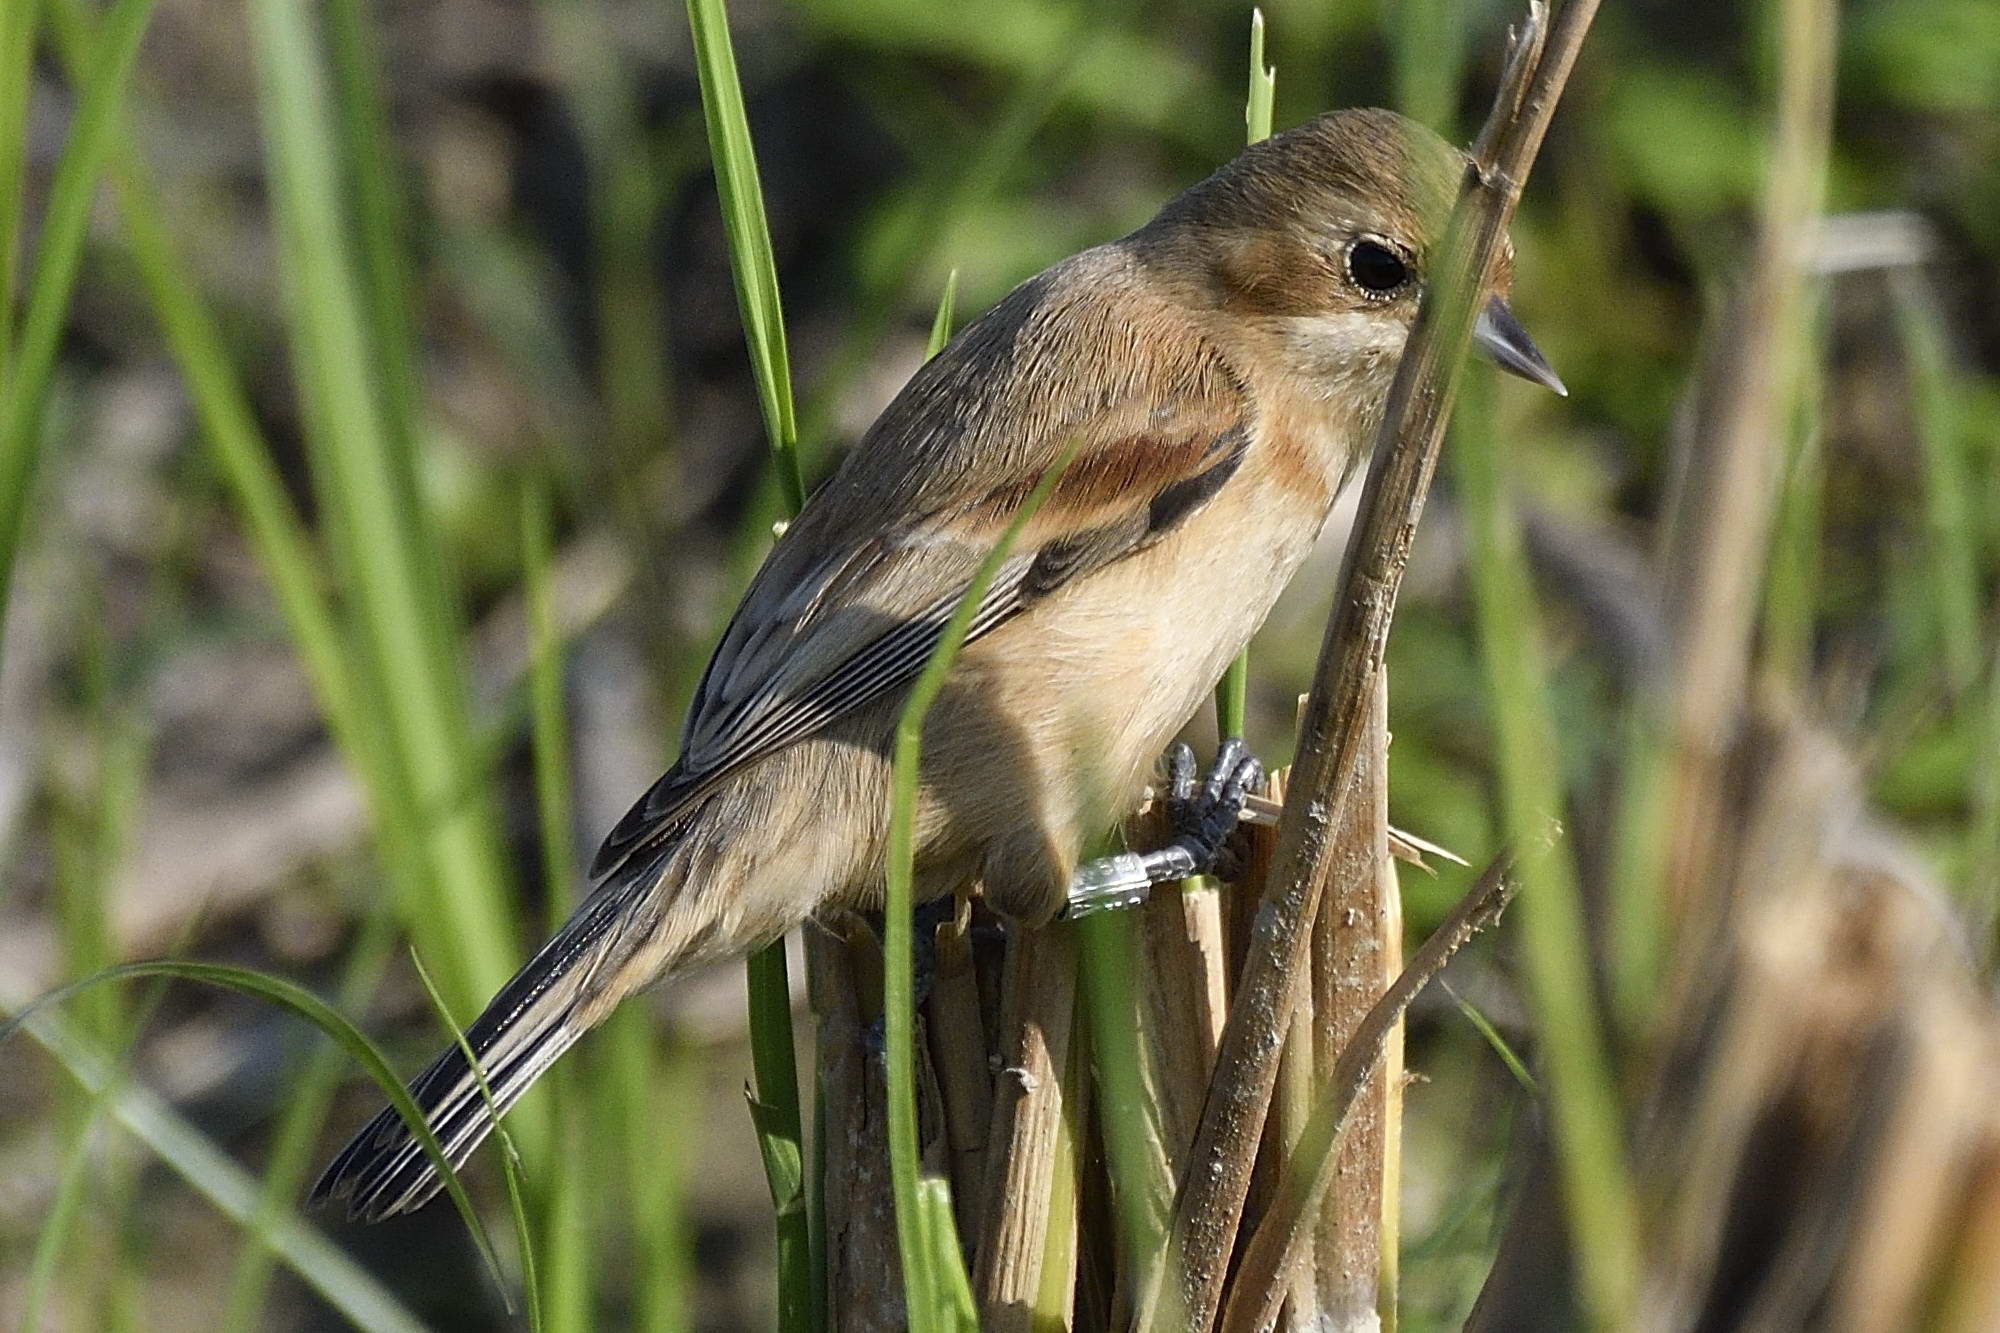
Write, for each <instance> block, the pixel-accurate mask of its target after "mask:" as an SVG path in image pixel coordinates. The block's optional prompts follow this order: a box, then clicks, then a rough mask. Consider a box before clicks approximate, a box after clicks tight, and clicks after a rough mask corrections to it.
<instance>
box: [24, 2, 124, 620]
mask: <svg viewBox="0 0 2000 1333" xmlns="http://www.w3.org/2000/svg"><path fill="white" fill-rule="evenodd" d="M10 3H11V0H10ZM152 15H153V0H117V3H116V4H115V5H113V6H112V8H111V11H110V13H109V14H108V15H106V17H105V21H104V24H103V26H102V30H101V33H100V36H99V39H98V41H97V43H96V46H95V49H94V50H93V51H92V53H91V56H90V59H89V68H88V71H87V72H86V73H85V74H84V76H83V79H82V81H81V89H80V95H79V97H78V102H77V111H76V119H75V121H74V123H73V124H72V126H71V128H70V133H69V141H68V143H67V144H65V145H64V147H63V153H62V158H61V160H60V161H59V162H58V163H57V164H56V172H55V179H54V180H53V181H52V182H50V185H49V203H48V211H47V213H46V215H45V216H44V218H43V220H42V226H41V243H40V246H39V249H38V253H37V254H36V257H35V265H34V271H33V273H32V274H31V275H30V276H29V279H28V287H27V306H26V309H25V311H24V312H23V315H22V320H21V330H20V338H19V340H18V341H17V342H16V343H15V344H14V356H13V358H12V362H11V368H10V373H9V374H8V375H7V377H6V382H5V385H4V386H0V623H4V622H5V620H6V614H7V600H8V595H9V593H10V591H11V589H12V586H13V581H14V557H15V555H16V553H17V552H18V550H19V547H20V542H21V527H22V523H23V521H24V520H25V518H26V516H27V512H28V494H29V491H30V489H31V487H32V486H33V484H34V474H35V462H36V458H37V455H38V454H39V453H40V452H41V442H42V417H43V412H44V409H45V408H46V407H47V405H48V394H49V381H50V379H51V378H52V377H53V375H54V373H55V364H56V351H57V349H58V347H59V346H60V344H61V342H62V331H63V325H64V324H65V323H66V322H67V320H68V318H69V302H70V295H71V293H72V292H74V291H75V290H76V276H77V272H78V270H79V269H80V268H81V267H82V264H83V242H84V236H85V233H86V232H87V230H88V228H89V226H90V205H91V201H92V200H94V199H95V198H96V196H97V188H98V183H99V178H100V177H101V176H102V174H103V171H104V165H105V160H106V158H107V157H108V156H109V154H110V151H111V146H112V143H113V141H114V133H115V129H116V126H117V124H118V121H119V118H120V117H121V116H122V115H123V113H124V106H125V95H126V91H127V89H128V87H129V86H130V84H131V76H132V66H133V65H134V63H135V62H136V61H137V60H138V58H139V40H140V39H141V38H142V37H144V36H145V34H146V24H147V22H148V21H149V20H150V19H151V18H152ZM10 58H11V57H6V58H0V60H4V59H10ZM0 183H4V182H0ZM11 206H12V207H14V208H18V207H19V205H18V202H15V203H14V204H12V205H11ZM5 239H8V238H7V237H5V236H4V235H0V240H5ZM9 318H10V315H9V312H8V311H7V309H6V307H4V306H0V322H4V321H6V320H8V319H9ZM0 327H4V323H0ZM0 341H4V338H3V337H0Z"/></svg>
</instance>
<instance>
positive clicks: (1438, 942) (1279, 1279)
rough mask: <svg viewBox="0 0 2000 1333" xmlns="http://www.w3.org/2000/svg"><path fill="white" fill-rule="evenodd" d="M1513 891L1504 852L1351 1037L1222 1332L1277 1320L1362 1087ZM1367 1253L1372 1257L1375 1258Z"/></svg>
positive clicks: (1255, 1238) (1241, 1272)
mask: <svg viewBox="0 0 2000 1333" xmlns="http://www.w3.org/2000/svg"><path fill="white" fill-rule="evenodd" d="M1512 896H1513V884H1512V881H1511V880H1509V879H1508V877H1507V863H1506V859H1505V858H1504V857H1503V858H1502V859H1501V860H1498V861H1495V862H1494V863H1493V864H1492V865H1490V866H1488V867H1487V868H1486V870H1485V872H1484V873H1482V874H1481V875H1480V876H1479V878H1478V880H1477V881H1476V882H1474V884H1473V886H1472V888H1471V889H1470V890H1469V891H1468V892H1467V893H1466V895H1465V897H1463V898H1461V899H1460V900H1459V903H1458V906H1457V907H1454V908H1453V909H1452V912H1451V915H1450V916H1448V917H1446V918H1445V920H1444V923H1443V924H1442V925H1440V926H1439V927H1438V928H1437V929H1436V930H1435V931H1433V932H1432V933H1431V937H1430V938H1429V939H1427V940H1425V941H1424V944H1423V947H1422V948H1420V949H1418V950H1417V952H1416V956H1415V957H1413V958H1411V959H1410V965H1409V966H1408V967H1407V968H1405V969H1403V972H1402V974H1401V975H1400V976H1398V977H1397V978H1396V980H1395V982H1394V984H1392V985H1391V986H1390V987H1389V989H1388V990H1387V992H1385V993H1384V994H1383V996H1382V998H1380V999H1379V1000H1377V1001H1376V1002H1375V1003H1374V1004H1373V1005H1372V1006H1370V1008H1369V1010H1368V1013H1367V1015H1366V1016H1365V1017H1364V1018H1363V1019H1362V1020H1361V1023H1360V1025H1359V1026H1358V1027H1356V1028H1355V1031H1354V1036H1353V1039H1352V1040H1350V1041H1349V1042H1348V1043H1347V1045H1346V1047H1345V1048H1344V1049H1343V1050H1342V1051H1341V1053H1340V1059H1339V1060H1338V1061H1337V1062H1336V1063H1335V1064H1334V1067H1333V1072H1332V1074H1331V1076H1330V1077H1329V1078H1328V1079H1327V1084H1326V1090H1325V1092H1324V1093H1323V1094H1322V1095H1321V1096H1320V1097H1319V1099H1318V1100H1317V1103H1316V1104H1315V1106H1314V1107H1313V1113H1312V1117H1311V1119H1309V1120H1308V1121H1307V1122H1306V1124H1305V1126H1304V1127H1303V1128H1302V1130H1301V1131H1300V1134H1299V1137H1298V1141H1297V1142H1296V1143H1294V1144H1293V1145H1292V1160H1291V1162H1290V1163H1289V1164H1288V1165H1287V1167H1286V1170H1285V1174H1284V1179H1283V1180H1282V1181H1281V1182H1280V1184H1279V1186H1278V1190H1277V1194H1276V1196H1275V1197H1274V1198H1273V1199H1272V1201H1271V1206H1270V1208H1269V1210H1267V1211H1266V1212H1265V1214H1264V1219H1263V1221H1262V1222H1260V1223H1259V1224H1258V1227H1257V1230H1256V1232H1255V1234H1253V1235H1252V1236H1251V1238H1250V1244H1249V1246H1248V1247H1247V1248H1246V1249H1245V1250H1244V1253H1243V1261H1242V1263H1241V1264H1240V1265H1239V1266H1238V1268H1237V1272H1236V1281H1235V1283H1234V1284H1233V1285H1232V1287H1231V1294H1230V1299H1229V1305H1228V1307H1227V1309H1226V1310H1225V1311H1224V1312H1223V1318H1222V1330H1223V1333H1258V1331H1259V1330H1262V1329H1266V1328H1269V1327H1270V1326H1271V1324H1272V1323H1273V1321H1275V1320H1276V1319H1277V1317H1278V1306H1279V1304H1280V1303H1281V1302H1282V1301H1283V1300H1284V1298H1285V1295H1286V1292H1287V1289H1288V1287H1289V1285H1290V1279H1291V1274H1292V1273H1293V1271H1294V1270H1295V1268H1296V1267H1297V1265H1298V1264H1299V1263H1300V1262H1301V1261H1302V1260H1303V1258H1304V1257H1305V1254H1306V1253H1307V1252H1308V1251H1309V1247H1310V1246H1311V1244H1312V1241H1313V1229H1314V1221H1315V1216H1314V1215H1315V1213H1316V1212H1317V1205H1318V1203H1319V1201H1320V1198H1321V1196H1322V1195H1323V1194H1324V1193H1325V1191H1326V1186H1327V1183H1328V1182H1329V1181H1330V1180H1331V1179H1332V1178H1333V1174H1334V1172H1333V1168H1334V1164H1335V1162H1336V1161H1337V1160H1338V1158H1339V1151H1338V1150H1339V1148H1340V1144H1341V1138H1342V1137H1343V1135H1344V1134H1345V1133H1346V1130H1347V1127H1348V1126H1349V1125H1350V1124H1352V1123H1353V1112H1354V1109H1355V1105H1356V1103H1357V1102H1359V1100H1360V1098H1361V1093H1362V1089H1363V1088H1364V1086H1365V1085H1366V1084H1367V1082H1368V1079H1369V1077H1370V1075H1371V1074H1373V1073H1374V1072H1375V1070H1376V1068H1377V1067H1378V1066H1379V1065H1380V1064H1381V1061H1382V1056H1383V1053H1384V1051H1385V1050H1386V1049H1387V1048H1388V1045H1389V1038H1390V1036H1391V1034H1392V1033H1393V1032H1394V1031H1395V1028H1396V1025H1397V1024H1398V1023H1399V1022H1400V1021H1401V1020H1402V1016H1403V1011H1404V1010H1405V1009H1407V1008H1409V1005H1410V1001H1411V1000H1413V999H1415V998H1416V996H1417V992H1418V991H1420V990H1422V989H1423V988H1424V986H1425V984H1426V983H1428V982H1429V981H1430V979H1431V978H1432V977H1434V976H1436V975H1437V974H1438V972H1439V970H1440V969H1442V968H1443V967H1444V965H1445V963H1446V962H1448V961H1449V960H1450V958H1451V956H1452V955H1453V954H1454V953H1456V952H1458V950H1459V949H1460V947H1462V946H1463V945H1464V944H1465V942H1466V941H1467V940H1469V939H1471V938H1472V937H1473V936H1474V935H1476V934H1478V933H1479V932H1480V931H1481V930H1484V929H1485V928H1486V927H1487V926H1489V925H1492V924H1493V923H1494V922H1495V921H1497V920H1499V919H1500V913H1501V912H1502V910H1504V909H1505V908H1506V906H1507V901H1508V899H1509V898H1511V897H1512ZM1369 1258H1370V1259H1371V1261H1372V1258H1373V1256H1369ZM1331 1326H1332V1327H1336V1328H1339V1327H1347V1325H1344V1324H1334V1325H1331Z"/></svg>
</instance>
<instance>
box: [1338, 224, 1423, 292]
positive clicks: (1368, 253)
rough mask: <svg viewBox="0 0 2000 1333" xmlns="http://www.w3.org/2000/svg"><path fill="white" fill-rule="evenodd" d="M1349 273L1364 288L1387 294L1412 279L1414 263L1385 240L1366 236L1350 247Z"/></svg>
mask: <svg viewBox="0 0 2000 1333" xmlns="http://www.w3.org/2000/svg"><path fill="white" fill-rule="evenodd" d="M1347 276H1348V277H1350V278H1352V279H1354V285H1355V286H1356V287H1359V288H1360V289H1361V290H1362V291H1364V292H1372V293H1373V294H1374V295H1376V296H1387V295H1388V294H1389V293H1390V292H1393V291H1395V290H1396V289H1397V288H1398V287H1401V286H1402V285H1403V284H1404V283H1406V282H1408V281H1409V280H1410V266H1409V265H1408V264H1406V263H1404V262H1403V257H1402V256H1401V255H1399V254H1397V253H1396V252H1395V251H1394V250H1391V249H1390V248H1389V247H1388V246H1386V245H1384V244H1382V242H1380V241H1371V240H1368V239H1367V238H1365V237H1364V238H1363V239H1361V240H1358V241H1356V242H1355V243H1354V244H1352V245H1350V246H1348V247H1347Z"/></svg>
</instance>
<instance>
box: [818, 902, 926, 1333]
mask: <svg viewBox="0 0 2000 1333" xmlns="http://www.w3.org/2000/svg"><path fill="white" fill-rule="evenodd" d="M806 931H807V948H806V961H807V970H806V984H807V987H808V991H809V994H810V997H811V1000H812V1007H813V1012H814V1013H815V1014H816V1015H818V1018H819V1032H818V1039H817V1040H816V1041H815V1043H814V1060H815V1062H816V1064H817V1066H818V1075H819V1091H820V1097H821V1101H822V1106H823V1119H822V1120H821V1123H820V1132H821V1133H822V1134H824V1135H825V1139H824V1142H823V1144H822V1149H821V1151H822V1154H823V1161H824V1162H825V1167H826V1172H825V1177H824V1178H823V1179H822V1180H821V1182H820V1188H821V1190H822V1191H823V1195H822V1198H823V1202H824V1212H825V1217H826V1238H825V1243H826V1256H827V1274H826V1303H827V1313H828V1317H829V1321H830V1324H831V1327H832V1328H833V1329H834V1330H836V1331H837V1333H862V1331H864V1330H865V1331H869V1333H872V1330H875V1329H887V1328H893V1327H894V1326H895V1321H896V1320H898V1319H900V1318H901V1317H902V1313H903V1288H902V1282H901V1279H900V1274H901V1271H902V1270H901V1268H900V1266H899V1262H898V1259H897V1253H898V1252H897V1248H896V1214H895V1199H894V1198H893V1196H892V1195H891V1194H890V1192H889V1156H888V1149H887V1146H886V1143H885V1141H884V1137H883V1134H884V1125H883V1122H882V1101H881V1097H880V1092H879V1084H880V1082H881V1080H880V1078H879V1076H878V1077H876V1078H875V1079H873V1080H872V1081H873V1082H874V1083H875V1084H877V1085H878V1088H877V1090H876V1095H875V1096H874V1097H873V1098H872V1099H871V1097H870V1091H871V1089H870V1087H869V1084H870V1082H871V1079H870V1077H869V1072H868V1056H867V1049H866V1047H865V1046H864V1044H863V1040H862V1035H863V1032H864V1029H865V1028H866V1022H865V1021H864V1019H863V1018H862V1012H863V1006H862V1002H861V996H860V988H859V981H858V978H857V970H858V969H857V967H856V961H857V959H860V960H864V967H865V960H866V958H867V950H868V949H869V947H870V946H871V940H872V937H871V936H870V933H869V931H868V928H867V926H866V925H865V924H863V923H862V921H861V920H860V918H858V917H855V916H853V915H852V914H850V913H843V914H841V915H840V916H838V917H835V918H832V919H831V920H829V921H827V922H824V923H814V924H811V925H809V926H807V928H806ZM873 970H874V972H875V974H876V975H877V976H878V977H879V976H880V973H881V969H880V963H879V961H877V962H876V963H875V964H874V967H873ZM878 994H879V990H878ZM877 1008H878V1009H879V1002H878V1005H877Z"/></svg>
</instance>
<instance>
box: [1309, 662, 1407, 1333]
mask: <svg viewBox="0 0 2000 1333" xmlns="http://www.w3.org/2000/svg"><path fill="white" fill-rule="evenodd" d="M1355 781H1356V782H1357V783H1358V784H1359V785H1358V786H1357V788H1356V790H1355V792H1354V795H1353V796H1351V797H1350V798H1349V799H1348V800H1347V801H1346V802H1345V804H1344V805H1343V807H1342V814H1341V819H1340V831H1339V832H1338V833H1337V834H1336V836H1335V846H1336V850H1335V852H1334V860H1335V872H1334V873H1335V878H1334V881H1333V882H1334V885H1335V887H1336V888H1337V890H1338V892H1335V893H1332V894H1329V895H1328V896H1327V898H1326V899H1325V900H1324V901H1323V902H1321V904H1320V909H1319V914H1318V915H1317V916H1316V917H1315V918H1314V920H1313V942H1312V988H1313V997H1312V1048H1313V1063H1314V1066H1315V1067H1316V1068H1318V1069H1321V1070H1327V1071H1331V1070H1332V1069H1333V1068H1334V1066H1335V1063H1336V1062H1337V1061H1338V1060H1339V1059H1340V1053H1341V1052H1342V1051H1344V1050H1346V1049H1347V1047H1348V1044H1349V1043H1350V1042H1352V1041H1353V1040H1354V1036H1355V1034H1356V1032H1358V1031H1359V1030H1360V1027H1361V1022H1362V1019H1363V1018H1364V1017H1366V1015H1367V1013H1368V1010H1369V1009H1370V1008H1371V1007H1373V1005H1374V1004H1375V1002H1376V1001H1377V1000H1379V999H1380V998H1381V997H1382V995H1383V993H1384V992H1386V991H1387V990H1388V989H1389V984H1390V982H1392V981H1393V980H1394V979H1395V977H1396V974H1397V973H1399V972H1401V971H1402V969H1403V907H1402V897H1401V894H1400V893H1399V891H1398V888H1397V884H1396V863H1395V861H1394V860H1392V859H1391V857H1390V855H1389V691H1388V675H1387V673H1386V672H1381V673H1377V675H1376V678H1375V688H1374V689H1373V690H1372V691H1371V692H1370V694H1369V699H1368V733H1367V736H1366V738H1365V744H1364V747H1363V755H1362V767H1361V771H1360V772H1359V773H1357V774H1356V776H1355ZM1402 1081H1403V1059H1402V1026H1401V1025H1400V1024H1398V1025H1397V1026H1396V1028H1395V1029H1394V1030H1393V1031H1392V1033H1391V1034H1390V1039H1389V1045H1388V1047H1387V1049H1385V1051H1384V1052H1383V1059H1382V1067H1381V1069H1380V1070H1379V1072H1378V1073H1377V1074H1376V1075H1375V1076H1374V1077H1372V1078H1370V1079H1369V1081H1368V1084H1367V1086H1366V1087H1364V1088H1363V1089H1362V1091H1361V1095H1360V1097H1359V1098H1358V1099H1357V1100H1356V1102H1355V1106H1354V1111H1353V1123H1352V1125H1351V1127H1350V1128H1349V1129H1348V1131H1347V1137H1346V1139H1345V1140H1344V1141H1343V1143H1342V1145H1341V1150H1340V1160H1339V1163H1338V1164H1337V1165H1336V1166H1335V1168H1334V1182H1335V1183H1334V1187H1333V1188H1332V1189H1330V1190H1329V1191H1328V1192H1327V1196H1326V1203H1325V1205H1324V1207H1323V1208H1322V1209H1321V1215H1320V1222H1319V1234H1318V1237H1317V1240H1316V1242H1315V1253H1314V1261H1313V1269H1314V1279H1315V1287H1316V1299H1317V1306H1318V1310H1319V1322H1318V1323H1317V1324H1315V1325H1314V1331H1315V1333H1350V1331H1358V1330H1364V1329H1371V1328H1374V1327H1376V1325H1377V1321H1378V1311H1379V1310H1380V1309H1382V1308H1383V1307H1384V1306H1386V1305H1391V1304H1393V1301H1394V1292H1393V1290H1389V1289H1387V1288H1385V1286H1384V1284H1383V1283H1382V1281H1381V1277H1382V1270H1383V1266H1384V1258H1385V1256H1387V1255H1389V1254H1390V1253H1391V1252H1392V1251H1393V1249H1394V1247H1395V1234H1396V1233H1395V1230H1394V1228H1393V1227H1391V1226H1390V1225H1389V1219H1390V1218H1391V1217H1392V1216H1393V1214H1394V1209H1395V1200H1394V1198H1393V1196H1392V1194H1391V1192H1390V1188H1389V1187H1390V1185H1391V1184H1392V1183H1394V1182H1395V1181H1396V1179H1397V1178H1398V1172H1397V1170H1396V1166H1397V1162H1396V1156H1397V1154H1396V1152H1395V1151H1394V1148H1395V1141H1396V1140H1398V1139H1399V1138H1400V1126H1399V1125H1397V1124H1395V1123H1393V1121H1394V1117H1395V1115H1396V1114H1397V1113H1399V1112H1400V1110H1401V1103H1402V1098H1401V1096H1400V1095H1392V1093H1393V1094H1400V1091H1401V1086H1402ZM1391 1271H1392V1272H1393V1261H1391Z"/></svg>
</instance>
